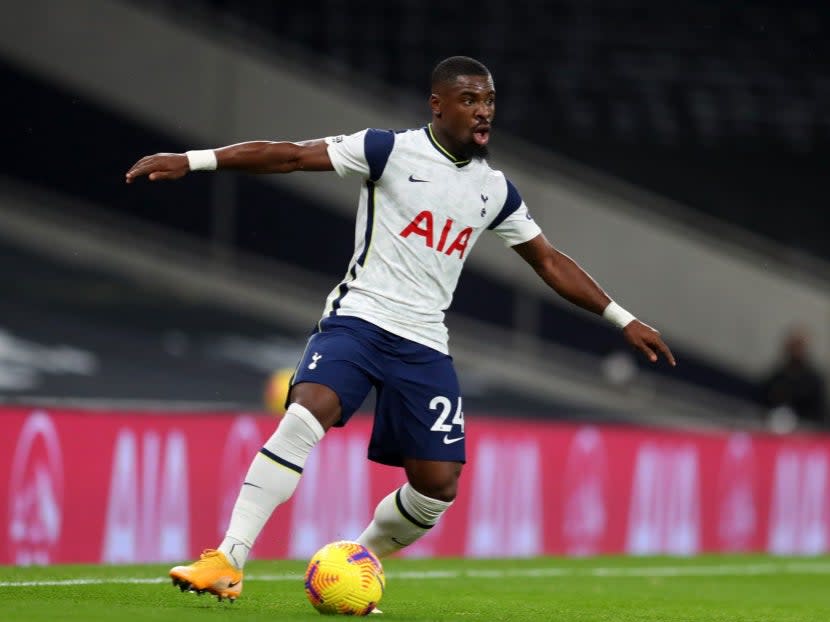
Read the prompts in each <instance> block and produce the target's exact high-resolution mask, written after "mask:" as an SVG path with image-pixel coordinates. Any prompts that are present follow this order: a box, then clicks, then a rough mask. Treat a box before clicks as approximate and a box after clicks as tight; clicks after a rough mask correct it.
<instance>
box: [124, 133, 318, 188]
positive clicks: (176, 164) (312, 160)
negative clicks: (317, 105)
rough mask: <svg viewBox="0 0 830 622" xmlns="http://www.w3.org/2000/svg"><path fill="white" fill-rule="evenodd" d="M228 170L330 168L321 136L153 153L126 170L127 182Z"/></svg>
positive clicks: (270, 170) (278, 170)
mask: <svg viewBox="0 0 830 622" xmlns="http://www.w3.org/2000/svg"><path fill="white" fill-rule="evenodd" d="M215 169H229V170H236V171H245V172H247V173H291V172H293V171H333V170H334V167H333V166H332V164H331V160H330V159H329V154H328V149H327V145H326V142H325V141H324V140H323V139H317V140H307V141H304V142H298V143H290V142H270V141H266V140H255V141H249V142H244V143H237V144H235V145H228V146H227V147H220V148H218V149H204V150H199V151H187V152H185V153H156V154H155V155H149V156H145V157H143V158H141V159H140V160H139V161H138V162H136V163H135V164H133V165H132V167H131V168H130V170H128V171H127V174H126V181H127V183H128V184H129V183H132V182H133V181H134V180H136V179H138V178H139V177H145V176H146V177H147V178H148V179H149V180H150V181H159V180H162V179H179V178H180V177H183V176H184V175H186V174H187V173H189V172H190V171H199V170H203V171H210V170H215Z"/></svg>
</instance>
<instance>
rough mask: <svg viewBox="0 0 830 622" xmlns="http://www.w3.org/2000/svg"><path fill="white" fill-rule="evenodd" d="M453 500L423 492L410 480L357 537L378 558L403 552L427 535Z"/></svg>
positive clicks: (389, 497)
mask: <svg viewBox="0 0 830 622" xmlns="http://www.w3.org/2000/svg"><path fill="white" fill-rule="evenodd" d="M451 505H452V501H439V500H438V499H432V498H430V497H426V496H424V495H422V494H421V493H420V492H418V491H417V490H415V489H414V488H413V487H412V486H410V485H409V484H408V483H407V484H404V485H403V486H401V487H400V488H399V489H398V490H395V491H394V492H392V493H390V494H388V495H387V496H386V497H384V498H383V499H382V500H381V502H380V503H378V505H377V507H376V508H375V516H374V518H373V519H372V522H371V523H369V526H368V527H366V530H365V531H364V532H363V533H362V534H360V537H359V538H358V539H357V541H358V542H360V544H362V545H363V546H365V547H367V548H368V549H369V550H370V551H372V552H373V553H374V554H375V555H377V556H378V557H386V556H387V555H389V554H391V553H394V552H396V551H400V550H401V549H402V548H404V547H405V546H409V545H410V544H412V543H413V542H415V541H416V540H417V539H418V538H420V537H421V536H423V535H425V534H426V533H427V532H428V531H429V530H430V529H431V528H432V526H433V525H435V523H437V522H438V519H439V518H441V515H442V514H443V513H444V512H446V511H447V509H448V508H449V507H450V506H451Z"/></svg>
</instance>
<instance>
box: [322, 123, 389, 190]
mask: <svg viewBox="0 0 830 622" xmlns="http://www.w3.org/2000/svg"><path fill="white" fill-rule="evenodd" d="M325 141H326V144H327V145H328V153H329V159H331V163H332V166H334V170H335V171H336V172H337V174H338V175H340V177H345V176H346V175H354V174H357V175H360V176H362V177H365V178H367V179H370V180H372V181H378V180H379V179H380V177H381V175H383V170H384V169H385V168H386V162H387V161H388V160H389V154H390V153H392V147H393V146H394V144H395V133H394V132H392V131H390V130H377V129H368V130H363V131H361V132H356V133H355V134H349V135H348V136H329V137H328V138H326V139H325Z"/></svg>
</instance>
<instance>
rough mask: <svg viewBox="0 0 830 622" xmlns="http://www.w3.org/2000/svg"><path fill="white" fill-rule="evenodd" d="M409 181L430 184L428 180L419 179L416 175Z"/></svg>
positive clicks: (410, 177) (411, 176)
mask: <svg viewBox="0 0 830 622" xmlns="http://www.w3.org/2000/svg"><path fill="white" fill-rule="evenodd" d="M409 181H411V182H420V183H422V184H428V183H429V180H428V179H418V178H417V177H415V175H410V176H409Z"/></svg>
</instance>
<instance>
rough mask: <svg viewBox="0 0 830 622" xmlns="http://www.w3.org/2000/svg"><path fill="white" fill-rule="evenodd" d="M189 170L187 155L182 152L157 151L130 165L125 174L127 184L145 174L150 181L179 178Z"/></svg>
mask: <svg viewBox="0 0 830 622" xmlns="http://www.w3.org/2000/svg"><path fill="white" fill-rule="evenodd" d="M189 171H190V165H189V164H188V161H187V156H186V155H185V154H183V153H157V154H155V155H151V156H144V157H143V158H141V159H140V160H139V161H138V162H136V163H135V164H133V165H132V167H131V168H130V170H129V171H127V174H126V181H127V183H128V184H130V183H132V182H133V181H134V180H135V179H137V178H139V177H143V176H145V175H146V176H147V178H148V179H149V180H150V181H158V180H160V179H179V178H180V177H184V176H185V175H186V174H187V173H188V172H189Z"/></svg>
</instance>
